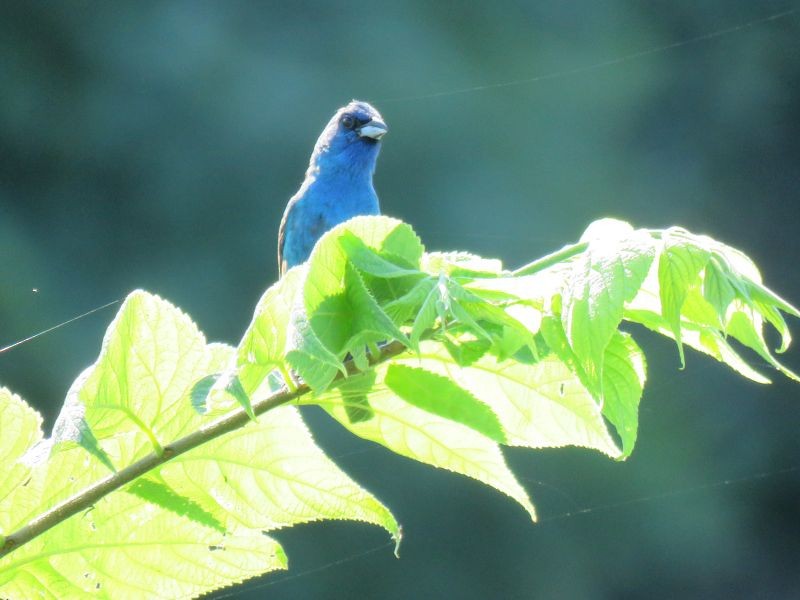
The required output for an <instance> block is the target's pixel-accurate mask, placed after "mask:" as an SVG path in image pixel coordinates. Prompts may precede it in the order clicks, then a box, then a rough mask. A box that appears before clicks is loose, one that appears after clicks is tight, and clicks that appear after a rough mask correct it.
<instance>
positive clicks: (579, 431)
mask: <svg viewBox="0 0 800 600" xmlns="http://www.w3.org/2000/svg"><path fill="white" fill-rule="evenodd" d="M395 360H396V363H399V364H405V365H408V366H418V367H421V368H423V369H426V370H428V371H430V372H432V373H436V374H439V375H442V376H445V377H447V378H449V379H451V380H452V381H455V382H458V385H459V386H460V387H462V388H463V389H465V390H466V391H467V392H469V393H470V394H472V395H473V396H474V397H475V398H477V399H478V400H480V401H482V402H483V403H485V404H486V405H487V406H489V407H490V408H491V409H492V411H493V412H494V414H495V415H496V416H497V418H498V420H499V421H500V425H501V427H502V429H503V432H504V435H505V438H506V443H507V444H508V445H511V446H525V447H529V448H551V447H560V446H581V447H586V448H593V449H596V450H599V451H600V452H603V453H604V454H607V455H609V456H612V457H614V458H616V457H618V456H620V452H619V449H618V448H617V447H616V445H615V444H614V441H613V439H612V438H611V436H610V435H609V433H608V429H607V427H606V424H605V422H604V421H603V416H602V414H601V410H600V407H599V406H598V405H597V403H596V402H595V400H594V398H593V397H592V395H591V394H590V393H589V392H588V391H587V390H586V388H585V387H584V386H583V385H582V384H581V382H580V380H579V379H578V378H577V377H576V376H575V374H574V373H572V372H571V371H570V369H569V368H568V367H567V366H566V365H565V364H564V363H563V362H562V361H561V360H559V359H558V358H556V357H555V356H552V355H551V356H548V357H545V358H543V359H541V360H540V361H538V362H536V363H533V364H525V363H520V362H516V361H498V360H497V358H496V357H494V356H492V355H485V356H483V357H482V358H480V359H479V360H477V361H475V362H474V363H473V364H472V365H470V366H467V367H462V366H460V365H458V363H457V362H456V361H455V360H454V359H453V358H452V357H451V356H450V354H449V353H448V352H447V351H446V349H445V348H443V347H442V346H441V345H440V344H437V343H435V342H425V343H424V344H423V345H422V348H421V352H420V354H419V355H418V356H409V357H405V356H403V357H400V358H398V359H395Z"/></svg>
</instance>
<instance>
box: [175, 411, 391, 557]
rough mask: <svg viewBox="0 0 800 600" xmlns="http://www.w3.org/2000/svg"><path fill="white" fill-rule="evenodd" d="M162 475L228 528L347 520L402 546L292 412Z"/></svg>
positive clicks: (386, 516) (276, 414)
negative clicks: (372, 528)
mask: <svg viewBox="0 0 800 600" xmlns="http://www.w3.org/2000/svg"><path fill="white" fill-rule="evenodd" d="M159 474H160V477H161V478H162V480H163V482H164V483H165V484H167V485H169V487H170V489H172V490H173V491H174V492H175V493H176V494H178V495H180V496H183V497H186V498H188V499H190V500H191V501H192V502H194V503H196V504H197V505H198V506H200V507H202V509H203V510H204V511H205V512H206V513H207V514H209V515H213V517H214V518H216V519H218V520H219V521H220V522H222V523H223V524H224V525H225V527H227V528H228V529H235V528H237V527H245V528H248V529H261V530H265V531H271V530H273V529H279V528H282V527H288V526H291V525H296V524H299V523H306V522H310V521H318V520H322V519H348V520H357V521H363V522H366V523H371V524H374V525H378V526H380V527H383V528H384V529H386V530H387V531H388V532H389V533H390V534H391V535H392V536H393V537H394V538H395V539H396V540H398V541H399V536H400V530H399V526H398V524H397V522H396V521H395V519H394V517H393V516H392V514H391V513H390V512H389V511H388V509H386V507H384V506H383V505H382V504H381V503H380V502H378V500H376V499H375V498H374V497H373V496H372V495H371V494H369V493H367V492H366V491H364V490H363V489H362V488H361V487H360V486H359V485H358V484H356V483H355V482H354V481H352V480H351V479H350V478H349V477H347V475H345V474H344V473H343V472H342V471H341V470H340V469H339V468H338V467H337V466H336V465H335V464H334V463H333V461H332V460H331V459H329V458H328V457H327V456H326V455H325V454H324V453H323V451H322V450H321V449H320V448H319V447H318V446H317V445H316V443H315V442H314V440H313V438H312V437H311V434H310V433H309V431H308V428H307V427H306V425H305V424H304V423H303V421H302V419H301V418H300V414H299V412H298V411H297V409H296V408H294V407H291V406H283V407H279V408H276V409H274V410H272V411H270V412H269V413H268V414H267V415H264V416H262V417H261V418H259V420H258V422H257V423H251V424H250V425H247V426H246V427H243V428H241V429H238V430H236V431H234V432H232V433H230V434H227V435H225V436H223V437H221V438H219V439H217V440H214V441H212V442H209V443H207V444H204V445H203V446H201V447H199V448H197V449H195V450H193V451H191V452H188V453H186V454H182V455H180V456H178V457H176V458H175V459H173V460H172V461H170V462H169V463H167V464H166V465H165V466H163V467H162V468H161V469H160V471H159Z"/></svg>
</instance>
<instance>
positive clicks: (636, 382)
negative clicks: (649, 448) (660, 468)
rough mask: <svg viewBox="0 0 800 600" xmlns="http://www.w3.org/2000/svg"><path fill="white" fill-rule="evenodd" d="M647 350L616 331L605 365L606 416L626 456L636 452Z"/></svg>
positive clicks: (604, 411) (623, 455)
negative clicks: (645, 353)
mask: <svg viewBox="0 0 800 600" xmlns="http://www.w3.org/2000/svg"><path fill="white" fill-rule="evenodd" d="M646 370H647V369H646V363H645V358H644V353H643V352H642V351H641V349H640V348H639V346H638V345H637V344H636V342H635V341H633V338H632V337H631V336H630V335H628V334H627V333H621V332H616V333H615V334H614V336H613V337H612V338H611V342H610V343H609V344H608V346H607V347H606V353H605V357H604V368H603V416H605V417H606V418H607V419H608V420H609V421H610V422H611V424H612V425H614V428H615V429H616V430H617V433H618V434H619V437H620V440H621V441H622V457H621V458H627V457H628V456H630V455H631V452H633V447H634V445H635V444H636V435H637V431H638V428H639V400H640V399H641V397H642V391H643V389H644V383H645V379H646V378H647V375H646Z"/></svg>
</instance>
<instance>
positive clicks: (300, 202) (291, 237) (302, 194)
mask: <svg viewBox="0 0 800 600" xmlns="http://www.w3.org/2000/svg"><path fill="white" fill-rule="evenodd" d="M304 188H305V189H303V188H301V189H300V191H299V192H298V194H297V195H296V196H295V198H294V199H293V200H292V206H291V207H290V210H289V213H288V215H287V222H286V230H285V233H284V240H283V259H284V261H286V265H287V267H293V266H294V265H298V264H300V263H303V262H305V261H306V260H308V257H309V256H310V255H311V250H313V248H314V244H316V243H317V241H318V240H319V238H321V237H322V235H323V234H324V233H325V232H327V231H328V230H330V229H331V228H333V227H335V226H336V225H338V224H339V223H344V222H345V221H347V220H348V219H351V218H353V217H356V216H359V215H377V214H380V206H379V204H378V196H377V194H376V193H375V190H374V188H373V187H372V182H371V181H363V182H354V181H353V180H352V179H349V178H345V179H342V178H336V177H324V176H323V177H319V176H318V177H317V178H316V179H314V181H313V182H311V183H310V184H309V185H308V186H307V187H306V186H304Z"/></svg>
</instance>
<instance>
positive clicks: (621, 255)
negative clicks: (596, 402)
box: [561, 220, 654, 398]
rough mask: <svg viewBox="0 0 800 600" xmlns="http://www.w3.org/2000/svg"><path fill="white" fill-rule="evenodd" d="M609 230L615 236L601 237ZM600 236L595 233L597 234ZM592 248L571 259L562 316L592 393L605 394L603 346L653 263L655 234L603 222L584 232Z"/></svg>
mask: <svg viewBox="0 0 800 600" xmlns="http://www.w3.org/2000/svg"><path fill="white" fill-rule="evenodd" d="M609 229H610V230H611V232H612V235H613V236H614V237H608V235H607V234H606V235H605V236H603V235H601V234H602V233H606V232H607V230H609ZM593 236H596V237H593ZM584 238H585V239H586V238H588V239H587V241H588V242H589V246H588V248H587V249H586V251H585V252H584V253H583V254H582V255H581V256H580V257H578V258H577V259H576V261H575V262H574V263H573V267H572V272H571V273H570V275H569V277H568V279H567V281H566V284H565V286H564V290H563V293H562V312H561V320H562V322H563V324H564V331H565V333H566V336H567V339H568V340H569V343H570V346H571V347H572V349H573V351H574V352H575V356H576V358H577V360H578V362H579V363H580V365H581V368H582V370H583V372H584V373H585V383H586V384H587V386H588V387H589V389H590V390H591V392H592V393H593V394H594V395H595V396H597V397H598V398H602V396H603V390H602V383H603V357H604V356H605V349H606V346H607V345H608V343H609V342H610V341H611V338H612V336H613V335H614V332H615V331H616V330H617V327H618V326H619V323H620V322H621V321H622V317H623V309H624V306H625V302H629V301H631V300H633V298H634V297H635V296H636V294H637V293H638V291H639V288H640V287H641V285H642V283H643V281H644V279H645V277H646V276H647V273H648V271H649V269H650V264H651V263H652V261H653V256H654V246H653V241H652V237H651V236H650V235H649V234H648V233H646V232H644V231H633V229H632V228H631V227H630V226H629V225H627V223H620V222H618V221H613V220H604V221H601V222H599V223H595V224H593V225H592V227H590V229H589V230H588V231H587V234H585V235H584Z"/></svg>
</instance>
